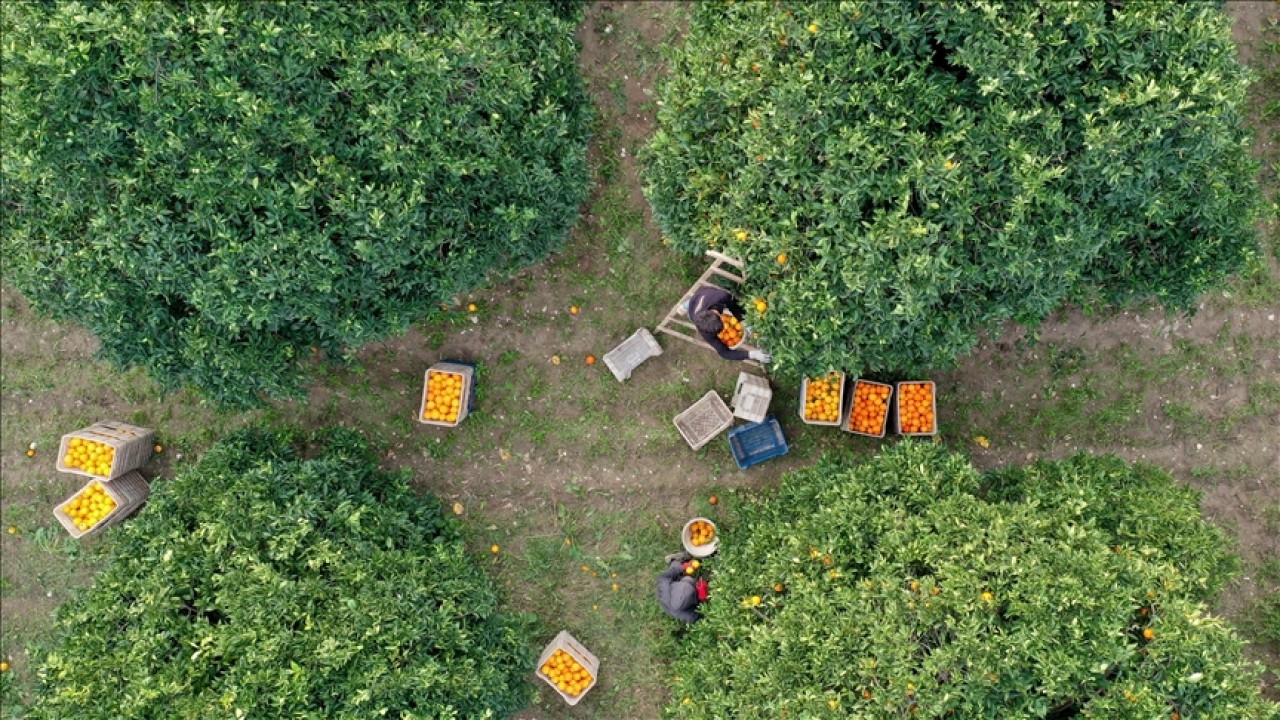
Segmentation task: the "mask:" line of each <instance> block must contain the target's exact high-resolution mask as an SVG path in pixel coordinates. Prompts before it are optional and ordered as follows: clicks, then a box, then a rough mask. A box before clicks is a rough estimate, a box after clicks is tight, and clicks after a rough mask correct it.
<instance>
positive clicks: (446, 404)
mask: <svg viewBox="0 0 1280 720" xmlns="http://www.w3.org/2000/svg"><path fill="white" fill-rule="evenodd" d="M474 380H475V368H474V367H472V366H470V365H466V364H463V363H457V362H439V363H436V364H435V365H432V366H431V367H430V368H428V369H427V374H426V376H425V377H424V378H423V382H422V404H421V405H420V406H419V407H418V422H420V423H425V424H427V425H444V426H446V427H454V426H455V425H457V424H458V423H460V422H462V420H463V419H464V418H466V417H467V413H468V412H470V410H471V397H472V387H473V385H474Z"/></svg>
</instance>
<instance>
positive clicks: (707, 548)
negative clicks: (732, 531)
mask: <svg viewBox="0 0 1280 720" xmlns="http://www.w3.org/2000/svg"><path fill="white" fill-rule="evenodd" d="M699 521H701V522H704V523H707V524H708V525H710V526H711V529H712V531H714V536H713V537H712V538H711V542H709V543H707V544H706V545H694V544H693V524H694V523H696V522H699ZM680 544H681V545H683V546H684V551H685V552H687V553H689V554H690V555H692V556H694V557H696V558H704V557H709V556H711V555H713V554H715V551H716V550H718V549H720V527H719V526H718V525H716V524H715V523H713V522H711V521H710V520H708V519H707V518H704V517H696V518H692V519H691V520H689V522H687V523H685V524H684V529H683V530H681V531H680Z"/></svg>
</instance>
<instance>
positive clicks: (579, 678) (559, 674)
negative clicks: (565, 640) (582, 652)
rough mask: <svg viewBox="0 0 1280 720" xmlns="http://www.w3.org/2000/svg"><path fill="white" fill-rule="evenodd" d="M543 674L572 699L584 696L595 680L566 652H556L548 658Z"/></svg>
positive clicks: (543, 665) (543, 667) (544, 664)
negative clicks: (583, 692)
mask: <svg viewBox="0 0 1280 720" xmlns="http://www.w3.org/2000/svg"><path fill="white" fill-rule="evenodd" d="M542 674H543V675H546V676H547V679H549V680H550V681H551V683H552V684H553V685H555V686H556V687H558V688H560V692H563V693H564V694H565V695H568V696H570V697H577V696H578V695H580V694H582V691H583V690H586V689H587V688H589V687H591V683H592V681H594V680H595V678H593V677H591V673H590V672H588V671H587V669H586V668H585V667H583V666H582V664H581V663H579V662H578V661H577V660H575V659H574V658H573V656H572V655H570V654H569V653H567V652H565V651H564V650H556V651H555V652H554V653H552V654H551V657H549V658H547V661H546V662H545V663H543V664H542Z"/></svg>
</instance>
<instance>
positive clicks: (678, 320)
mask: <svg viewBox="0 0 1280 720" xmlns="http://www.w3.org/2000/svg"><path fill="white" fill-rule="evenodd" d="M707 257H709V258H711V267H709V268H707V271H706V272H704V273H702V277H700V278H698V281H697V282H695V283H694V284H693V287H691V288H689V290H688V291H687V292H685V294H684V295H681V296H680V299H679V300H677V301H676V304H675V305H672V306H671V310H670V311H668V312H667V316H666V317H664V318H662V322H661V323H658V327H657V329H655V330H654V334H657V333H666V334H667V335H670V336H671V337H675V338H680V339H681V340H684V341H685V342H687V343H692V344H694V345H697V346H698V347H704V348H706V349H708V350H711V351H712V352H715V348H712V347H711V345H709V344H708V343H707V341H705V340H703V339H702V336H700V335H699V334H698V328H697V327H696V326H694V324H693V323H692V322H690V321H689V316H688V315H686V314H685V312H684V308H683V307H682V306H683V305H684V301H685V300H688V299H689V298H691V297H693V294H694V293H696V292H698V291H699V290H701V289H702V288H705V287H718V288H721V289H727V288H724V287H723V286H721V285H718V284H716V283H714V282H712V279H713V278H714V277H716V276H719V277H722V278H725V279H726V280H732V281H733V282H735V283H738V284H742V283H744V282H746V277H745V276H746V272H745V268H744V267H743V263H742V261H741V260H738V259H737V258H731V257H729V256H728V255H722V254H720V253H718V252H716V251H715V250H708V251H707ZM726 266H728V267H730V268H733V269H736V270H737V272H736V273H735V272H731V271H730V270H729V269H726ZM739 273H740V274H739ZM744 319H745V318H744ZM755 349H756V347H755V346H754V345H750V344H748V343H746V342H745V341H744V342H743V343H742V344H741V345H738V346H737V347H736V348H734V350H748V351H749V350H755ZM744 362H746V363H749V364H751V365H755V366H756V367H761V365H760V363H758V362H756V361H755V360H745V361H744Z"/></svg>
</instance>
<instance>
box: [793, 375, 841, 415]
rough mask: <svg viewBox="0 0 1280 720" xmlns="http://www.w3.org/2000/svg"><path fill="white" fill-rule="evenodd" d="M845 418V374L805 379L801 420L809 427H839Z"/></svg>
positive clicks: (801, 398)
mask: <svg viewBox="0 0 1280 720" xmlns="http://www.w3.org/2000/svg"><path fill="white" fill-rule="evenodd" d="M843 416H844V373H842V372H829V373H827V374H826V375H823V376H821V377H816V378H805V379H804V382H803V383H801V384H800V419H801V420H804V421H805V422H806V423H808V424H809V425H839V424H840V420H841V418H842V417H843Z"/></svg>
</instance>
